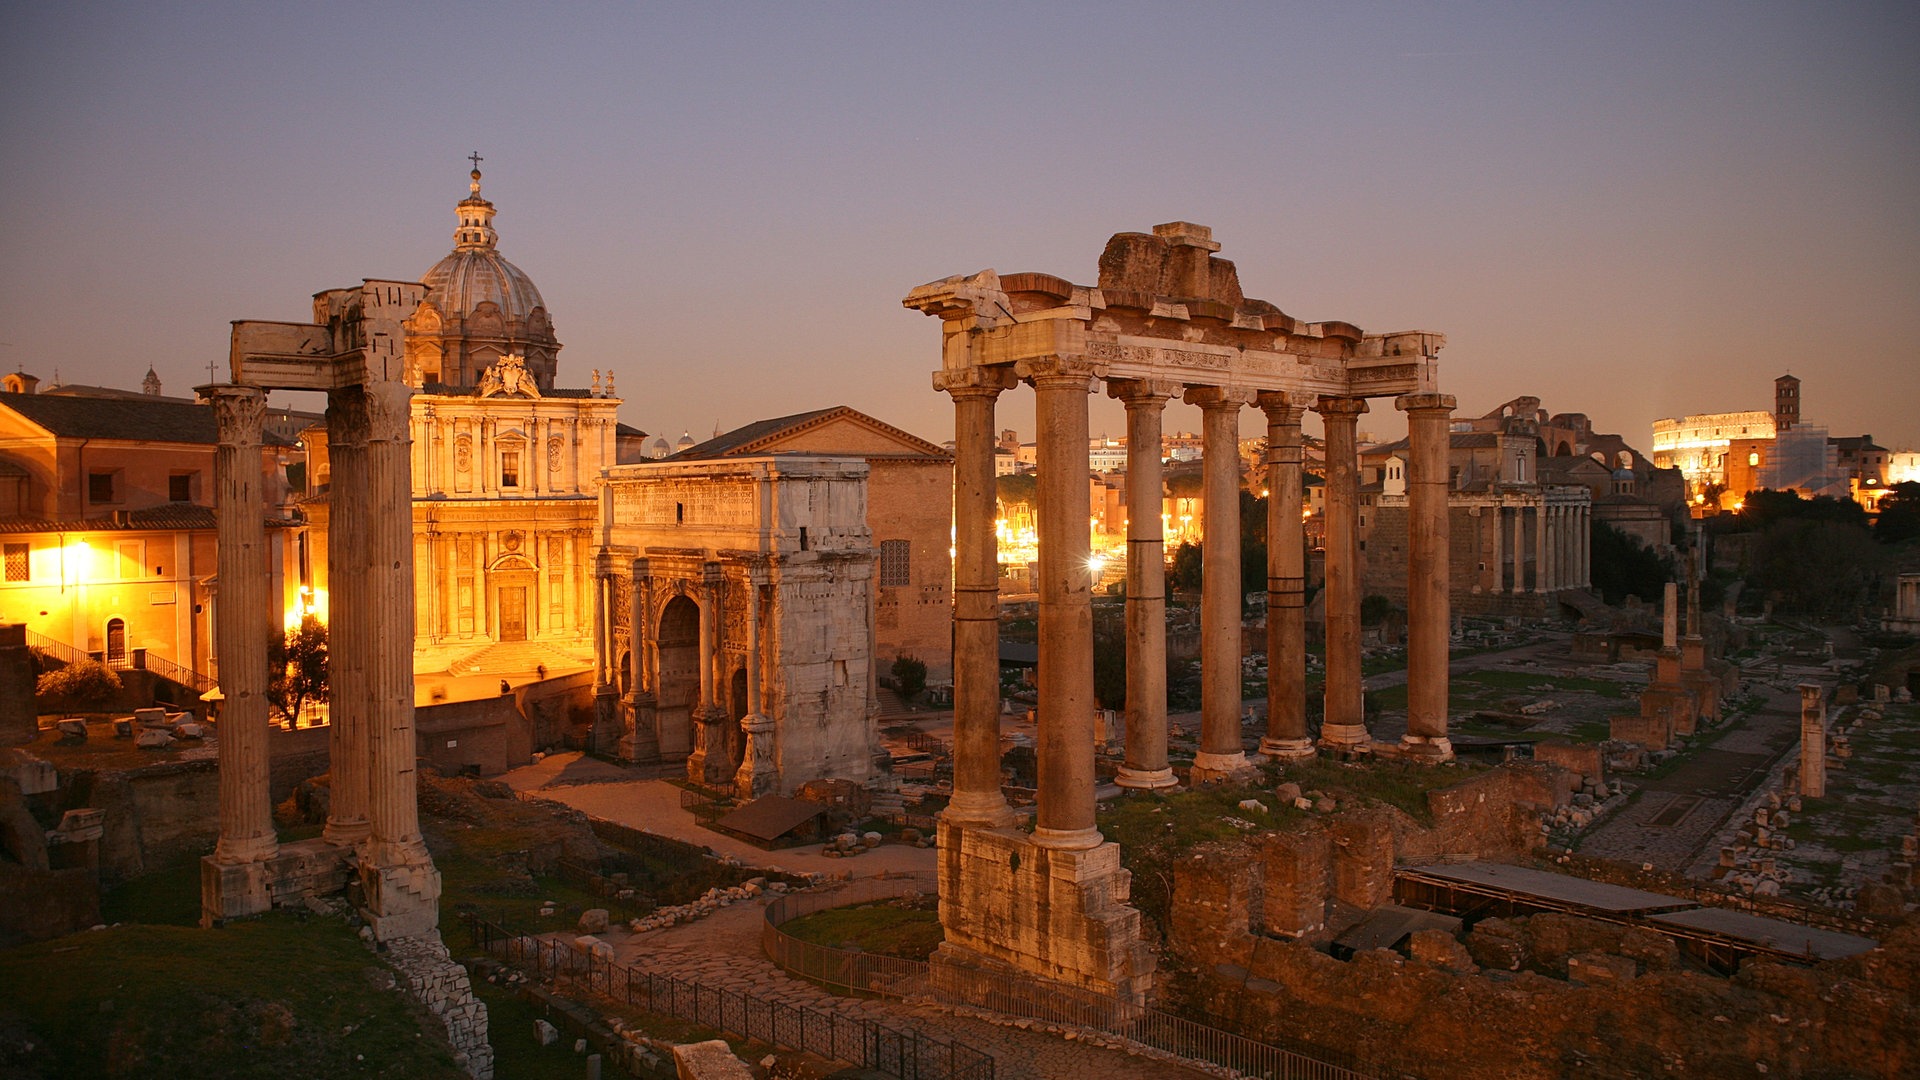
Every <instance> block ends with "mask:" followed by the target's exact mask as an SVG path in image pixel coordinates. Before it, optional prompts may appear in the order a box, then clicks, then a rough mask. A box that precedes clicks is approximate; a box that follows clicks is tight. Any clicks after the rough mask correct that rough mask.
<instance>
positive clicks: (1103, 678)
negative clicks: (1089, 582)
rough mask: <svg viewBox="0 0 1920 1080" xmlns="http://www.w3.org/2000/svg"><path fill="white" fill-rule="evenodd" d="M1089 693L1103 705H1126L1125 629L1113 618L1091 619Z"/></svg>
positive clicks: (1115, 707)
mask: <svg viewBox="0 0 1920 1080" xmlns="http://www.w3.org/2000/svg"><path fill="white" fill-rule="evenodd" d="M1093 696H1094V698H1095V699H1096V700H1097V701H1099V702H1100V707H1101V708H1103V709H1124V708H1126V707H1127V640H1126V630H1125V624H1124V623H1121V622H1119V621H1118V620H1115V619H1105V620H1096V621H1095V623H1094V627H1093Z"/></svg>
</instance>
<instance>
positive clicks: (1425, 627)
mask: <svg viewBox="0 0 1920 1080" xmlns="http://www.w3.org/2000/svg"><path fill="white" fill-rule="evenodd" d="M1394 404H1395V405H1396V406H1398V407H1399V408H1400V409H1401V410H1402V411H1404V412H1405V413H1406V414H1407V449H1408V461H1407V734H1406V736H1405V737H1404V738H1402V739H1401V740H1400V746H1401V748H1402V749H1403V750H1405V751H1406V752H1407V753H1408V754H1410V755H1413V756H1415V757H1418V758H1420V759H1421V760H1426V761H1435V762H1439V761H1448V760H1451V759H1452V757H1453V743H1452V742H1451V741H1450V740H1449V739H1448V738H1447V630H1448V625H1447V624H1448V619H1449V610H1450V593H1449V590H1450V589H1451V587H1452V581H1451V574H1452V566H1451V561H1450V560H1451V548H1450V540H1451V533H1450V525H1451V523H1450V521H1449V519H1448V512H1447V486H1448V485H1447V473H1448V458H1449V449H1450V443H1451V440H1450V439H1449V437H1448V434H1447V432H1448V417H1449V416H1450V415H1451V413H1452V412H1453V407H1454V399H1453V397H1452V396H1451V395H1449V394H1407V395H1405V396H1404V397H1401V398H1399V399H1398V400H1396V401H1395V402H1394Z"/></svg>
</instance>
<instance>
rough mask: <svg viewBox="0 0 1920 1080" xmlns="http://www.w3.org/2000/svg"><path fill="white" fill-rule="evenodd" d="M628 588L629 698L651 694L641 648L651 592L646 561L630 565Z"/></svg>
mask: <svg viewBox="0 0 1920 1080" xmlns="http://www.w3.org/2000/svg"><path fill="white" fill-rule="evenodd" d="M632 574H633V578H632V587H631V589H630V590H629V595H628V598H627V652H628V655H627V663H628V665H629V667H628V670H627V686H628V688H629V689H630V691H631V693H632V694H633V696H635V697H638V696H639V695H641V694H651V693H653V684H652V683H650V682H648V681H647V665H646V654H647V650H646V648H645V641H646V637H647V634H646V626H647V610H648V608H649V607H650V601H651V600H652V593H653V564H652V563H651V562H648V561H647V560H646V559H635V560H633V565H632Z"/></svg>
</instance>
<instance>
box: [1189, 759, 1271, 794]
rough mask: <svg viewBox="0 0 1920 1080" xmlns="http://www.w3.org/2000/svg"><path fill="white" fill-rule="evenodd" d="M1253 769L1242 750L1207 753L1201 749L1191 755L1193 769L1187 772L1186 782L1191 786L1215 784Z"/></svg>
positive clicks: (1244, 774)
mask: <svg viewBox="0 0 1920 1080" xmlns="http://www.w3.org/2000/svg"><path fill="white" fill-rule="evenodd" d="M1254 771H1255V770H1254V765H1253V762H1251V761H1248V760H1247V754H1246V751H1244V750H1242V751H1236V752H1234V753H1231V754H1209V753H1207V752H1206V751H1204V750H1203V751H1201V752H1200V753H1198V754H1195V755H1193V770H1192V771H1191V772H1189V773H1188V774H1187V783H1188V785H1189V786H1193V787H1198V786H1199V785H1201V784H1217V783H1221V782H1222V781H1229V780H1234V779H1237V778H1239V777H1243V776H1246V775H1247V774H1249V773H1252V772H1254Z"/></svg>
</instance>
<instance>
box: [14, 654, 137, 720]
mask: <svg viewBox="0 0 1920 1080" xmlns="http://www.w3.org/2000/svg"><path fill="white" fill-rule="evenodd" d="M33 689H34V693H35V694H36V695H37V696H38V697H39V699H40V705H41V707H42V708H43V709H48V710H59V709H67V710H71V711H74V712H100V711H102V710H104V709H106V708H107V707H109V706H110V705H112V704H113V700H114V699H115V698H116V697H119V696H120V676H119V674H118V673H117V672H115V671H114V670H113V669H112V668H110V667H108V666H107V665H105V664H103V663H101V662H100V661H98V660H75V661H74V662H73V663H71V664H68V665H67V666H66V667H63V668H61V669H59V670H58V671H49V672H47V673H46V674H45V675H42V676H40V681H39V682H38V683H36V684H35V685H34V688H33Z"/></svg>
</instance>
